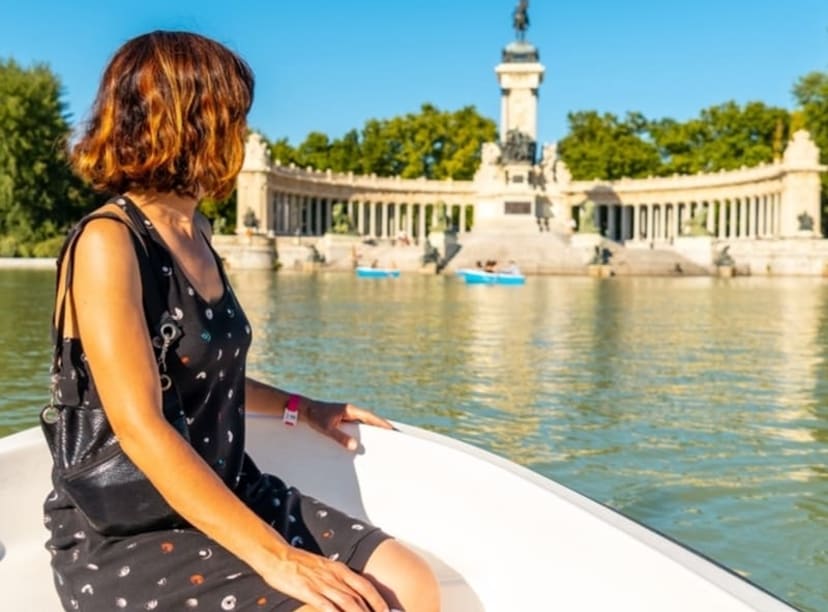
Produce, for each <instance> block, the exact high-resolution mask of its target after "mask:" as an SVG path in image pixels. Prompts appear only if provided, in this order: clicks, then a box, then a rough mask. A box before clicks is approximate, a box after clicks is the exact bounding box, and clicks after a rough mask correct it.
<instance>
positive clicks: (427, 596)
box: [363, 540, 440, 612]
mask: <svg viewBox="0 0 828 612" xmlns="http://www.w3.org/2000/svg"><path fill="white" fill-rule="evenodd" d="M363 573H364V575H365V576H366V577H367V578H369V579H370V580H372V581H373V582H374V584H375V585H376V586H377V588H378V589H379V591H380V593H381V594H382V596H383V597H384V598H385V599H386V601H387V602H388V604H389V606H391V607H392V608H395V607H396V608H400V609H403V610H405V611H406V612H437V611H438V610H439V609H440V584H439V582H438V580H437V577H436V576H435V575H434V572H433V571H432V569H431V567H430V566H429V565H428V563H427V562H426V561H425V559H423V558H422V557H421V556H420V555H418V554H416V553H415V552H414V551H412V550H411V549H409V548H407V547H406V546H404V545H403V544H400V543H399V542H398V541H396V540H386V541H385V542H383V543H382V544H380V545H379V546H378V547H377V549H376V550H375V551H374V552H373V554H372V555H371V557H370V558H369V559H368V563H367V564H366V565H365V570H364V572H363Z"/></svg>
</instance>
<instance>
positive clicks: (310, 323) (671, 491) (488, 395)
mask: <svg viewBox="0 0 828 612" xmlns="http://www.w3.org/2000/svg"><path fill="white" fill-rule="evenodd" d="M231 278H232V281H233V283H234V286H235V288H236V292H237V294H238V296H239V299H240V300H241V302H242V304H243V305H244V306H245V308H246V310H247V314H248V317H249V318H250V320H251V322H252V325H253V328H254V343H253V349H252V353H251V358H250V362H249V369H250V373H251V374H252V375H254V376H258V377H260V378H262V379H265V380H267V381H270V382H273V383H276V384H278V385H279V386H282V387H285V388H288V389H292V390H296V391H300V392H302V393H306V394H309V395H312V396H318V397H322V398H328V399H341V400H346V399H347V400H349V401H352V402H354V403H359V404H361V405H364V406H367V407H371V408H373V409H375V410H376V411H378V412H380V413H381V414H383V415H385V416H388V417H389V418H392V419H395V420H399V421H403V422H407V423H411V424H414V425H418V426H421V427H425V428H427V429H430V430H433V431H437V432H440V433H443V434H447V435H450V436H453V437H456V438H459V439H461V440H463V441H465V442H469V443H471V444H474V445H476V446H479V447H482V448H485V449H487V450H489V451H493V452H495V453H498V454H500V455H503V456H505V457H508V458H510V459H512V460H514V461H516V462H518V463H520V464H522V465H524V466H527V467H529V468H530V469H532V470H535V471H537V472H539V473H541V474H543V475H544V476H547V477H550V478H553V479H555V480H557V481H559V482H561V483H563V484H565V485H568V486H570V487H572V488H574V489H576V490H578V491H581V492H582V493H585V494H587V495H589V496H591V497H593V498H595V499H597V500H599V501H601V502H604V503H606V504H608V505H610V506H612V507H614V508H616V509H619V510H621V511H622V512H624V513H626V514H628V515H630V516H632V517H633V518H635V519H637V520H639V521H642V522H644V523H645V524H647V525H650V526H652V527H654V528H656V529H658V530H660V531H662V532H664V533H667V534H669V535H670V536H672V537H674V538H676V539H677V540H679V541H681V542H684V543H686V544H688V545H690V546H692V547H693V548H696V549H697V550H699V551H701V552H703V553H705V554H706V555H708V556H710V557H712V558H714V559H716V560H717V561H719V562H721V563H723V564H725V565H727V566H728V567H731V568H732V569H734V570H736V571H738V572H740V573H742V574H743V575H745V576H747V577H749V578H750V579H751V580H753V581H754V582H757V583H758V584H760V585H762V586H763V587H765V588H767V589H768V590H770V591H772V592H774V593H777V594H778V595H780V596H782V597H783V598H785V599H787V600H788V601H790V602H792V603H794V604H795V605H797V606H799V607H801V608H803V609H806V610H825V609H828V581H826V579H825V577H826V573H828V468H826V465H827V464H828V382H826V376H825V373H826V365H827V364H826V362H828V282H826V281H823V280H822V279H815V278H801V279H800V278H787V279H782V278H777V279H774V278H736V279H731V280H717V279H709V278H699V279H691V278H686V279H682V278H678V279H677V278H613V279H609V280H603V281H601V280H595V279H588V278H561V277H531V278H529V280H528V282H527V284H526V285H525V286H523V287H485V286H465V285H464V284H462V283H461V282H459V281H458V280H457V279H456V278H449V277H447V278H443V277H434V276H419V275H403V277H402V278H400V279H397V280H387V279H385V280H360V279H356V278H353V277H351V276H350V275H349V274H333V273H331V274H318V275H307V276H306V275H291V274H281V275H276V274H273V273H269V272H261V273H260V272H255V273H254V272H244V273H241V272H238V273H235V274H232V275H231ZM52 291H53V277H52V274H51V273H50V272H39V271H17V270H3V271H0V312H2V326H0V382H2V389H3V390H4V392H3V393H2V395H0V435H4V434H7V433H10V432H12V431H16V430H19V429H22V428H25V427H29V426H32V425H35V424H36V414H37V411H38V408H39V406H40V405H41V404H42V403H43V402H44V400H45V398H46V386H47V369H48V359H49V346H48V329H47V327H48V316H49V313H50V310H51V303H50V299H51V294H52Z"/></svg>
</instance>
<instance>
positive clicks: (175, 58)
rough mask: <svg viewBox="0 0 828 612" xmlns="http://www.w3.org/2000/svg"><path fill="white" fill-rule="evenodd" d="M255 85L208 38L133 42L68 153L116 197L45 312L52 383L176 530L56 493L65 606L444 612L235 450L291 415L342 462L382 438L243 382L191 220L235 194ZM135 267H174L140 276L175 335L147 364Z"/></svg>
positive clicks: (371, 547)
mask: <svg viewBox="0 0 828 612" xmlns="http://www.w3.org/2000/svg"><path fill="white" fill-rule="evenodd" d="M253 82H254V81H253V75H252V72H251V70H250V68H249V67H248V66H247V64H246V63H245V62H244V61H243V60H242V59H241V58H239V57H238V56H237V55H236V54H235V53H233V52H232V51H230V50H229V49H227V48H226V47H224V46H222V45H221V44H219V43H217V42H215V41H213V40H210V39H208V38H205V37H203V36H200V35H197V34H192V33H185V32H165V31H156V32H152V33H149V34H145V35H142V36H138V37H136V38H134V39H132V40H130V41H128V42H126V43H125V44H124V45H123V46H122V47H121V48H120V49H119V50H118V51H117V52H116V53H115V55H114V56H113V58H112V59H111V61H110V63H109V64H108V66H107V68H106V69H105V71H104V74H103V77H102V81H101V84H100V88H99V91H98V94H97V98H96V100H95V103H94V106H93V109H92V115H91V118H90V120H89V122H88V124H87V125H86V127H85V129H84V133H83V134H82V135H81V137H80V139H79V140H78V142H77V143H76V145H75V146H74V149H73V155H72V158H73V164H74V167H75V170H76V171H77V172H78V174H80V175H81V176H82V177H84V178H85V179H87V180H88V181H89V182H90V183H92V185H94V186H95V187H96V188H98V189H99V190H101V191H106V192H109V193H112V194H115V197H114V198H113V200H111V201H110V202H109V203H107V204H106V205H104V206H103V207H102V208H100V209H98V210H97V211H95V212H94V213H92V214H91V215H89V216H88V217H87V218H85V219H84V220H83V221H82V223H81V224H79V226H78V230H77V231H76V232H75V233H74V235H73V236H70V239H69V240H70V241H71V240H73V239H74V240H73V242H72V243H70V246H69V247H68V249H66V250H65V252H68V255H65V256H64V257H62V258H61V260H60V262H59V266H60V267H59V276H58V278H59V283H58V289H57V296H56V304H57V305H58V307H60V305H63V306H65V308H66V310H65V311H64V312H65V317H64V316H56V325H57V329H62V332H63V333H62V336H63V337H62V338H60V337H59V338H57V339H56V341H57V342H58V343H60V345H61V346H62V347H63V348H62V349H60V350H62V353H61V355H62V358H61V359H62V361H61V362H60V363H61V368H60V370H61V371H60V372H59V373H58V374H56V376H64V374H66V372H68V371H69V370H71V376H68V375H67V376H65V377H64V378H65V379H66V380H68V379H69V378H71V379H72V381H75V382H77V381H79V380H82V381H84V384H83V386H81V385H78V389H80V390H81V392H82V394H81V397H80V398H78V401H77V405H78V406H81V405H83V406H96V405H97V406H102V407H103V410H104V412H105V414H106V419H107V420H108V422H109V425H110V426H111V428H112V431H113V432H114V434H115V435H116V436H117V439H118V441H119V442H120V446H121V448H122V450H123V452H124V453H125V454H126V455H128V457H129V458H130V459H131V460H132V462H133V463H134V464H135V465H136V466H137V467H138V468H139V469H140V470H141V471H142V472H143V473H144V474H145V475H146V477H147V478H148V479H149V481H150V482H151V483H152V485H153V486H154V487H155V489H157V491H158V492H159V493H160V494H161V496H162V497H163V498H164V500H166V502H167V503H168V504H169V506H170V507H172V508H173V509H174V510H175V511H176V512H177V514H178V515H179V516H180V517H181V518H182V519H183V521H184V525H183V526H181V527H180V528H177V529H163V528H162V529H157V530H146V531H141V532H138V533H134V534H133V533H130V534H128V535H121V536H109V535H104V534H103V533H99V532H98V531H96V530H95V528H93V527H92V524H91V523H90V520H89V517H88V516H87V515H86V514H84V512H82V511H81V510H79V508H78V506H81V505H82V504H80V503H75V502H73V498H71V497H70V496H69V495H68V494H67V492H66V491H65V490H62V488H61V487H60V486H58V484H57V481H56V486H55V490H54V491H52V492H51V494H50V495H49V497H48V498H47V500H46V502H45V506H44V513H45V523H46V525H47V528H48V529H49V530H50V533H51V536H50V539H49V541H48V543H47V548H48V549H49V550H50V552H51V553H52V567H53V571H54V576H55V585H56V588H57V591H58V594H59V596H60V599H61V603H62V605H63V606H64V608H65V609H67V610H90V611H98V610H121V609H126V610H153V609H154V610H188V609H197V610H279V611H284V610H321V611H324V612H334V611H340V610H342V611H346V612H357V611H360V612H361V611H365V610H372V611H375V612H376V611H384V612H385V611H388V610H389V609H391V608H402V609H404V610H406V611H408V612H416V611H419V610H422V611H435V610H438V609H439V605H440V604H439V590H438V585H437V582H436V580H435V577H434V575H433V574H432V572H431V570H430V568H429V567H428V565H427V564H426V563H425V562H424V561H423V560H422V559H421V558H420V557H419V556H417V555H416V554H414V553H413V552H412V551H410V550H409V549H408V548H406V547H404V546H403V545H402V544H400V543H399V542H398V541H396V540H394V539H393V538H391V537H390V536H388V535H386V534H385V533H383V532H382V531H381V530H380V529H378V528H376V527H374V526H372V525H370V524H368V523H365V522H364V521H360V520H355V519H352V518H350V517H348V516H346V515H344V514H342V513H341V512H339V511H337V510H335V509H333V508H330V507H328V506H326V505H324V503H321V502H319V501H317V500H314V499H311V498H309V497H307V496H305V495H303V494H301V493H300V492H299V491H297V490H296V489H294V488H292V487H290V486H289V485H288V484H286V483H283V482H282V481H281V480H280V479H279V478H278V477H276V476H273V475H268V474H262V473H260V472H259V471H258V469H256V466H255V465H254V464H253V462H252V461H251V460H250V458H249V457H248V456H246V455H245V453H244V414H245V411H246V410H253V411H256V412H263V413H269V414H273V415H276V416H282V415H283V413H284V412H285V410H286V408H289V410H288V412H290V413H292V414H296V413H295V412H294V409H295V410H298V419H299V420H300V421H305V422H307V423H308V424H309V425H310V426H312V427H313V428H314V429H316V430H318V431H319V432H321V433H322V434H325V435H327V436H329V437H330V438H333V439H334V440H335V441H336V442H338V443H340V444H342V445H344V446H346V447H347V448H348V449H350V450H352V451H353V450H355V449H356V446H357V443H356V440H354V439H353V438H351V437H349V436H348V435H347V434H346V433H345V432H343V431H342V430H341V429H339V425H340V424H341V423H343V422H346V421H360V422H363V423H368V424H371V425H375V426H378V427H384V428H390V427H391V425H390V423H388V422H387V421H386V420H384V419H382V418H380V417H378V416H376V415H374V414H373V413H372V412H370V411H368V410H365V409H362V408H360V407H357V406H354V405H352V404H347V403H333V402H324V401H317V400H312V399H310V398H308V397H303V396H300V395H296V394H290V393H288V392H286V391H283V390H280V389H277V388H275V387H271V386H269V385H266V384H264V383H262V382H258V381H255V380H252V379H250V378H247V377H246V374H245V357H246V354H247V350H248V347H249V345H250V340H251V329H250V326H249V322H248V320H247V318H246V317H245V314H244V311H243V310H242V308H241V306H240V304H239V303H238V301H237V300H236V297H235V295H234V293H233V290H232V287H231V286H230V284H229V283H228V280H227V278H226V276H225V274H224V271H223V269H222V266H221V262H220V259H219V258H218V256H217V254H216V253H215V251H213V249H212V247H211V246H210V226H209V223H208V222H207V220H206V219H205V218H204V217H203V216H201V215H200V214H199V213H198V212H197V206H198V202H199V200H200V199H201V198H204V197H212V198H217V199H219V198H222V197H224V196H226V195H227V194H228V193H229V192H230V191H231V190H232V188H233V184H234V181H235V178H236V175H237V174H238V172H239V171H240V169H241V165H242V161H243V156H244V139H245V135H246V130H247V126H246V116H247V113H248V111H249V109H250V105H251V103H252V99H253ZM147 253H149V254H151V255H152V257H149V261H156V260H158V259H159V258H160V259H161V260H164V258H166V259H165V261H168V262H169V265H168V266H162V267H161V268H160V269H153V272H155V273H156V274H157V273H160V275H162V276H163V277H165V278H166V279H167V284H166V286H167V288H168V290H167V291H166V295H163V296H162V298H163V301H164V306H165V308H166V310H167V311H168V313H171V317H172V319H173V320H174V321H175V323H176V325H178V326H180V327H181V329H182V330H183V332H182V335H181V336H180V337H179V338H177V339H176V341H175V344H174V345H173V346H171V347H170V348H169V350H168V351H167V350H166V348H167V347H166V344H165V345H164V351H166V352H165V353H163V354H162V355H161V358H160V359H159V358H158V357H157V352H158V351H157V349H158V346H157V345H156V346H155V347H154V344H153V340H152V339H151V332H150V324H149V316H150V315H149V310H148V309H147V311H146V312H145V308H146V306H145V304H146V298H147V295H148V292H151V291H157V287H154V286H152V284H151V283H149V282H148V281H147V279H146V275H144V274H143V272H144V267H143V266H144V262H145V261H147V258H148V255H147ZM67 260H68V261H67ZM67 265H68V266H69V267H70V268H72V266H74V267H73V268H72V269H73V273H72V274H69V275H67V274H66V268H67ZM67 279H68V280H67ZM56 312H57V309H56ZM58 320H59V321H60V322H59V323H58V322H57V321H58ZM162 329H163V328H162ZM157 339H158V338H155V340H157ZM162 362H163V363H164V373H163V374H161V373H160V372H159V367H160V365H159V364H160V363H162ZM167 375H168V376H169V377H170V378H171V379H172V380H171V381H169V380H164V377H165V376H167ZM168 383H171V385H172V386H173V387H174V388H176V389H177V390H178V391H179V395H180V408H181V411H182V412H181V417H182V419H181V420H184V417H186V428H187V437H186V438H185V437H184V436H183V435H182V434H181V433H180V432H179V430H178V429H177V428H176V427H174V426H173V425H172V424H171V423H170V422H169V421H168V419H167V418H166V414H165V407H164V406H163V405H162V403H163V402H162V398H163V397H165V396H166V392H165V391H164V389H166V388H168V387H169V384H168ZM58 390H59V389H58ZM58 395H60V394H59V393H58ZM64 395H65V394H64ZM64 399H65V398H64ZM319 440H320V444H327V443H331V442H330V441H328V440H326V439H325V438H324V437H322V436H320V437H319ZM72 443H73V440H71V439H70V440H67V441H66V444H67V445H71V444H72ZM114 476H115V475H113V477H114ZM75 501H77V500H75ZM138 501H140V500H136V503H137V502H138Z"/></svg>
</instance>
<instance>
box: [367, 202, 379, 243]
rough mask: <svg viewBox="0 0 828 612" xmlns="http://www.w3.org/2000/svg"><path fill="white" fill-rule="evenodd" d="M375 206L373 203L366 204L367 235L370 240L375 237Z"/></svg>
mask: <svg viewBox="0 0 828 612" xmlns="http://www.w3.org/2000/svg"><path fill="white" fill-rule="evenodd" d="M377 206H378V204H374V202H368V235H369V236H371V238H376V237H377V211H376V207H377Z"/></svg>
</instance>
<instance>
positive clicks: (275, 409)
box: [244, 377, 394, 451]
mask: <svg viewBox="0 0 828 612" xmlns="http://www.w3.org/2000/svg"><path fill="white" fill-rule="evenodd" d="M244 392H245V401H244V403H245V406H246V408H247V409H248V410H250V411H252V412H259V413H262V414H269V415H275V416H278V417H280V416H282V415H283V414H284V412H285V407H286V406H287V403H288V399H289V398H290V396H291V395H295V396H296V397H297V398H298V400H299V405H298V409H299V420H304V421H307V422H308V424H309V425H310V426H311V427H313V428H314V429H316V430H317V431H319V432H321V433H323V434H325V435H326V436H329V437H331V438H333V439H334V440H336V441H337V442H339V443H340V444H341V445H342V446H344V447H345V448H347V449H348V450H352V451H355V450H357V448H358V446H359V445H358V443H357V441H356V440H355V439H354V438H352V437H351V436H349V435H348V434H346V433H345V432H344V431H342V430H341V429H339V426H340V425H341V424H342V423H347V422H353V421H359V422H360V423H367V424H368V425H374V426H376V427H382V428H383V429H393V428H394V426H393V425H392V424H391V423H389V422H388V421H386V420H385V419H383V418H381V417H378V416H377V415H375V414H374V413H373V412H371V411H370V410H366V409H364V408H360V407H358V406H354V405H353V404H346V403H339V402H323V401H319V400H313V399H310V398H309V397H305V396H302V395H298V394H296V393H288V392H287V391H283V390H282V389H278V388H276V387H273V386H271V385H268V384H265V383H263V382H259V381H258V380H254V379H252V378H250V377H248V378H247V380H246V384H245V388H244Z"/></svg>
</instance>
